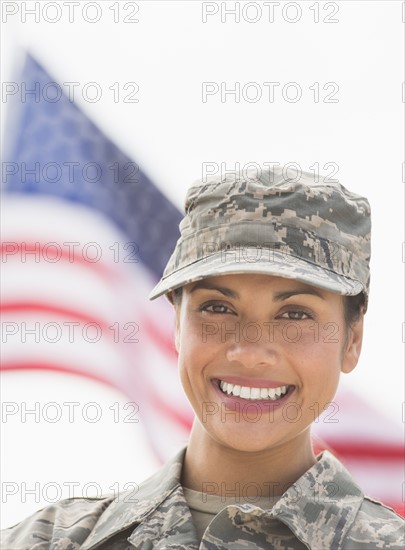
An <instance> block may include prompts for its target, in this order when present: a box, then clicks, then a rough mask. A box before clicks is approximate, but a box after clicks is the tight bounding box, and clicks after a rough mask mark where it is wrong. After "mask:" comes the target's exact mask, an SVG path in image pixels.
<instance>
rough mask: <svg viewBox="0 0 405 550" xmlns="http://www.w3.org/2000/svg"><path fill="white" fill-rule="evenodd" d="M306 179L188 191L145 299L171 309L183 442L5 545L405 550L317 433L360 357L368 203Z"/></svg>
mask: <svg viewBox="0 0 405 550" xmlns="http://www.w3.org/2000/svg"><path fill="white" fill-rule="evenodd" d="M311 177H312V176H311V175H310V174H303V175H302V176H301V177H300V179H299V180H298V181H297V180H291V181H290V180H285V179H284V177H283V174H282V172H281V171H278V170H277V169H275V170H269V169H266V170H262V171H261V172H260V173H257V172H256V171H254V172H248V173H247V174H245V175H243V176H241V177H239V178H235V177H234V176H232V178H229V177H228V178H224V179H221V178H212V179H211V180H209V181H207V182H197V183H196V184H194V185H193V186H192V187H191V188H190V189H189V191H188V194H187V197H186V204H185V210H186V215H185V218H184V219H183V221H182V222H181V224H180V230H181V236H180V239H179V241H178V242H177V245H176V248H175V251H174V252H173V254H172V256H171V258H170V260H169V262H168V265H167V267H166V269H165V272H164V275H163V277H162V279H161V281H160V282H159V283H158V285H157V286H156V287H155V288H154V290H153V291H152V293H151V295H150V298H151V299H154V298H156V297H158V296H160V295H165V296H166V297H167V298H168V299H169V300H170V302H171V303H172V304H173V306H174V308H175V315H176V331H175V344H176V349H177V351H178V354H179V373H180V378H181V382H182V385H183V387H184V390H185V392H186V395H187V397H188V399H189V401H190V403H191V405H192V407H193V409H194V411H195V414H196V418H195V421H194V424H193V428H192V431H191V435H190V440H189V443H188V445H187V447H185V448H184V449H182V450H181V451H180V452H179V453H178V454H177V455H176V456H175V457H174V458H173V459H172V460H170V461H169V462H168V463H166V465H165V466H164V467H163V468H162V469H161V470H160V471H158V472H157V473H156V474H154V475H153V476H151V477H150V478H149V479H147V480H146V481H145V482H144V483H143V484H142V485H141V486H140V487H139V490H138V491H137V493H136V494H135V495H134V496H135V499H134V498H128V497H129V495H121V496H120V498H119V499H118V501H117V499H116V500H115V501H114V497H113V496H111V497H104V498H98V499H93V500H91V501H89V500H88V499H86V500H85V499H80V498H79V499H66V500H64V501H61V502H60V503H59V504H57V505H55V506H49V507H47V508H45V509H44V510H42V511H40V512H37V514H35V515H34V516H32V517H31V518H28V519H27V520H25V521H23V522H21V523H20V524H18V525H17V526H15V527H13V528H11V529H8V530H6V531H5V538H4V540H5V546H3V547H4V548H15V549H17V548H41V549H42V548H48V547H51V548H66V549H67V548H69V549H72V550H73V549H79V548H80V549H82V550H93V549H94V550H95V549H111V550H118V549H119V550H123V549H130V548H131V549H133V548H134V547H135V548H137V549H142V550H146V549H152V548H160V549H163V548H173V549H174V548H176V549H180V548H181V549H198V548H201V549H227V548H230V549H235V550H238V549H245V548H246V549H269V548H277V549H278V548H280V549H283V550H290V549H291V550H295V549H303V548H311V549H314V550H315V549H316V550H325V549H329V548H330V549H353V550H360V549H373V550H374V549H375V548H390V549H398V550H399V549H402V548H403V547H404V544H405V541H404V535H403V531H404V522H403V520H402V518H400V517H399V516H398V515H397V514H395V512H393V511H392V510H391V509H389V508H387V507H386V506H384V505H383V504H381V503H379V502H376V501H373V500H372V499H370V498H368V497H365V496H364V494H363V493H362V491H361V489H360V488H359V487H358V485H357V484H356V483H355V481H354V480H353V479H352V478H351V476H350V474H349V473H348V472H347V471H346V470H345V468H344V467H343V466H342V464H341V463H340V462H339V460H338V459H336V458H335V457H334V456H333V455H332V454H331V453H330V452H328V451H324V452H323V453H321V454H320V455H318V456H315V454H314V450H313V446H312V442H311V434H310V428H311V423H312V422H313V421H314V420H315V419H316V417H317V415H318V414H319V413H321V412H322V411H323V410H324V409H325V408H326V407H327V404H328V403H330V402H331V401H332V400H333V397H334V395H335V392H336V389H337V386H338V381H339V376H340V373H341V372H344V373H349V372H350V371H351V370H353V369H354V367H355V366H356V364H357V362H358V359H359V355H360V351H361V345H362V336H363V316H364V313H365V312H366V309H367V303H368V293H369V280H370V277H369V258H370V208H369V204H368V201H367V199H365V198H363V197H360V196H358V195H355V194H354V193H350V192H349V191H347V190H346V189H345V188H344V187H342V186H340V185H339V184H322V183H319V184H314V183H313V182H312V179H311ZM3 544H4V543H3ZM36 544H38V546H35V545H36Z"/></svg>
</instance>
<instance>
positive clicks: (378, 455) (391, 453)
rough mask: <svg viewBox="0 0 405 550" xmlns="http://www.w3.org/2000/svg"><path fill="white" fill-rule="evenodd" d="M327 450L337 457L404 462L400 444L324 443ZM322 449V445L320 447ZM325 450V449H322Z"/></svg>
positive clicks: (402, 448)
mask: <svg viewBox="0 0 405 550" xmlns="http://www.w3.org/2000/svg"><path fill="white" fill-rule="evenodd" d="M326 443H327V445H328V446H327V447H326V448H328V449H329V450H332V452H333V453H334V454H336V455H337V456H342V457H344V458H351V459H358V460H374V459H375V460H404V458H405V452H404V447H403V445H401V444H395V443H385V442H383V441H381V442H377V441H376V442H373V441H364V442H363V443H358V442H354V441H345V442H342V441H332V440H329V441H326ZM329 445H330V446H329ZM320 447H322V444H321V445H320ZM323 448H325V447H323Z"/></svg>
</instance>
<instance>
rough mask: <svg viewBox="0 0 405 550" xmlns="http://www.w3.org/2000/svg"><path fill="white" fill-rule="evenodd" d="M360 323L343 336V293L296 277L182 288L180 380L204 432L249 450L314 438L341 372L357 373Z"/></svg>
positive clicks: (245, 277) (224, 280)
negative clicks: (313, 427) (314, 428)
mask: <svg viewBox="0 0 405 550" xmlns="http://www.w3.org/2000/svg"><path fill="white" fill-rule="evenodd" d="M362 326H363V325H362V318H361V319H360V321H359V322H358V323H357V324H356V325H355V326H354V327H353V328H352V329H350V330H349V331H348V332H347V328H346V326H345V324H344V309H343V298H342V296H340V295H338V294H335V293H332V292H328V291H325V290H321V289H318V288H315V287H313V286H310V285H306V284H303V283H299V282H297V281H294V280H292V279H286V278H282V277H273V276H270V275H260V274H238V275H222V276H218V277H210V278H207V279H204V280H202V281H198V282H196V283H190V284H189V285H186V286H185V287H184V288H183V296H182V301H181V304H180V305H178V306H176V348H177V351H178V353H179V371H180V379H181V382H182V384H183V387H184V390H185V392H186V395H187V397H188V399H189V401H190V403H191V405H192V407H193V409H194V411H195V413H196V415H197V417H198V419H199V422H200V424H201V426H202V427H203V429H204V430H205V432H206V435H208V436H210V437H212V438H214V439H215V440H216V441H217V442H218V443H220V444H223V445H225V446H228V447H230V448H233V449H238V450H241V451H251V452H255V451H263V450H266V449H271V448H276V447H278V446H280V445H283V444H286V443H288V442H290V443H292V442H293V440H294V438H297V437H302V435H303V434H304V432H305V431H306V432H307V434H308V437H309V430H308V427H309V426H310V425H311V423H312V422H313V421H314V420H315V419H316V418H317V416H318V415H319V414H321V413H322V412H323V411H324V410H326V409H327V408H328V404H329V403H331V402H333V397H334V395H335V392H336V389H337V385H338V381H339V375H340V372H341V371H343V372H350V371H351V370H352V369H353V368H354V367H355V366H356V363H357V360H358V357H359V354H360V350H361V341H362ZM224 383H226V385H224ZM221 387H222V389H221ZM330 407H331V408H330V409H329V412H330V413H331V415H333V418H332V416H331V417H330V418H331V420H333V421H339V411H338V407H337V406H334V405H331V406H330Z"/></svg>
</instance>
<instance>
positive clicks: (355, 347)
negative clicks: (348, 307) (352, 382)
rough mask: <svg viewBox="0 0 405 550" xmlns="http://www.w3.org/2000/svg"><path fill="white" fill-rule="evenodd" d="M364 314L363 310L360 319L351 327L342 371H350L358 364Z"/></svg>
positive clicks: (344, 352)
mask: <svg viewBox="0 0 405 550" xmlns="http://www.w3.org/2000/svg"><path fill="white" fill-rule="evenodd" d="M363 326H364V314H363V312H361V314H360V317H359V320H358V321H356V323H355V324H354V325H353V326H352V327H351V328H350V329H349V331H348V336H347V342H346V347H345V349H344V350H343V356H342V369H341V370H342V372H345V373H349V372H351V371H352V370H353V369H354V368H355V366H356V365H357V363H358V361H359V357H360V352H361V346H362V343H363Z"/></svg>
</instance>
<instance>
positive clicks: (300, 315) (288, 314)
mask: <svg viewBox="0 0 405 550" xmlns="http://www.w3.org/2000/svg"><path fill="white" fill-rule="evenodd" d="M280 317H281V319H289V320H290V321H304V320H306V319H312V316H311V315H310V314H309V313H307V312H306V311H303V310H294V311H285V312H284V313H283V314H282V315H281V316H280Z"/></svg>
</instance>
